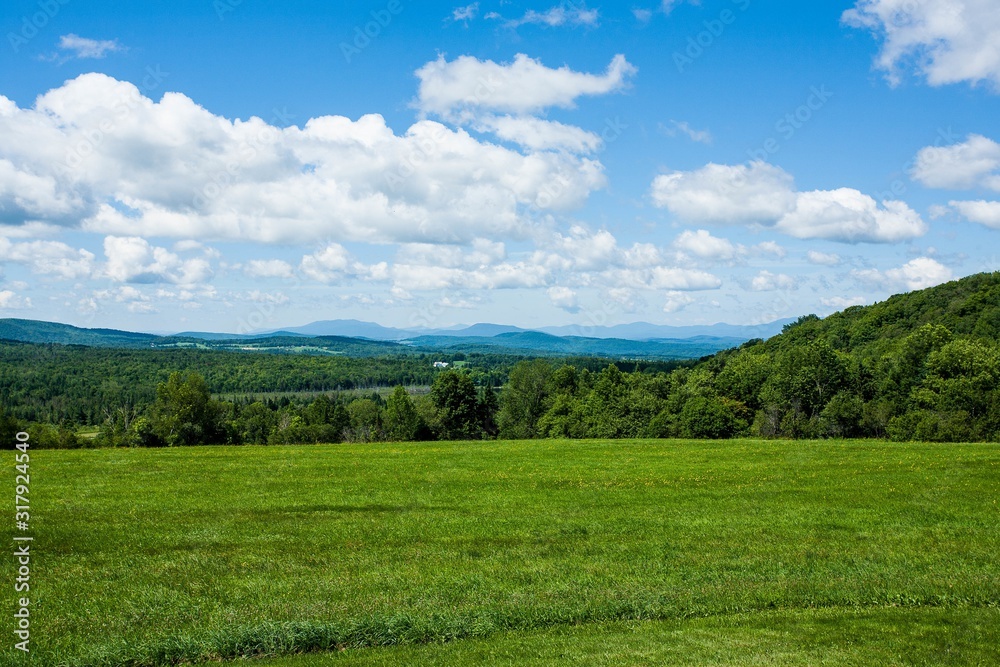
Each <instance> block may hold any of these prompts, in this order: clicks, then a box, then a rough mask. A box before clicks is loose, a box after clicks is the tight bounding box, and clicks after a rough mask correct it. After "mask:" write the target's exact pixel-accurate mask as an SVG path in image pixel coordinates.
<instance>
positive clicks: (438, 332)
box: [178, 318, 795, 341]
mask: <svg viewBox="0 0 1000 667" xmlns="http://www.w3.org/2000/svg"><path fill="white" fill-rule="evenodd" d="M794 321H795V318H788V319H783V320H776V321H774V322H769V323H767V324H757V325H738V324H703V325H694V326H669V325H662V324H650V323H649V322H634V323H632V324H618V325H615V326H600V327H598V326H594V327H589V326H584V325H579V324H571V325H567V326H556V327H540V328H538V329H522V328H521V327H515V326H511V325H508V324H490V323H480V324H473V325H471V326H459V327H452V328H448V329H420V328H414V329H397V328H393V327H384V326H382V325H380V324H375V323H373V322H362V321H359V320H322V321H319V322H312V323H310V324H306V325H304V326H300V327H284V328H282V329H272V330H266V331H259V332H256V333H255V334H254V335H263V334H270V335H274V334H276V333H292V334H300V335H304V336H349V337H352V338H371V339H372V340H408V339H414V338H417V337H426V336H450V337H459V338H468V337H483V338H492V337H494V336H499V335H502V334H508V333H529V332H541V333H546V334H550V335H553V336H579V337H584V338H620V339H622V340H636V341H640V340H660V339H686V338H694V337H696V336H713V337H719V338H740V339H742V340H744V341H746V340H750V339H752V338H770V337H771V336H776V335H778V334H779V333H781V329H782V327H784V326H785V325H786V324H789V323H791V322H794ZM178 335H185V336H204V337H208V336H219V335H221V334H191V333H185V334H178Z"/></svg>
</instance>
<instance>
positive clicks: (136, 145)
mask: <svg viewBox="0 0 1000 667" xmlns="http://www.w3.org/2000/svg"><path fill="white" fill-rule="evenodd" d="M991 4H992V2H991V0H860V1H859V2H856V3H855V2H850V1H848V2H833V1H828V0H824V1H820V2H815V3H800V2H767V3H765V2H763V1H761V0H703V1H702V2H700V3H695V2H690V1H689V2H684V1H674V2H670V1H669V0H668V1H666V2H660V3H653V2H637V3H635V4H631V5H628V4H624V3H622V4H618V3H616V4H614V5H599V4H596V3H586V4H585V3H574V2H564V3H553V2H506V1H497V2H486V1H483V2H479V3H473V4H469V5H466V4H464V3H438V2H423V3H412V2H406V1H405V0H395V1H391V2H390V1H388V0H387V1H379V2H357V3H349V4H348V3H344V4H343V5H340V4H339V3H327V2H304V1H300V2H294V1H293V2H280V3H279V2H265V1H264V0H242V1H241V0H197V1H191V0H184V1H174V2H165V1H164V2H131V3H125V2H98V1H93V2H86V3H84V2H79V1H77V0H35V1H21V0H13V1H11V2H8V3H7V4H6V5H5V11H4V14H3V17H2V24H0V28H2V31H0V34H2V36H3V41H2V44H0V72H2V76H0V96H2V98H0V271H2V275H0V317H25V318H31V319H43V320H55V321H62V322H68V323H71V324H76V325H80V326H105V327H119V328H128V329H137V330H152V331H180V330H190V329H201V330H214V331H245V330H252V329H257V328H273V327H277V326H284V325H298V324H303V323H306V322H309V321H313V320H318V319H334V318H357V319H362V320H370V321H376V322H379V323H382V324H386V325H394V326H404V327H414V326H447V325H451V324H455V323H462V322H464V323H472V322H478V321H492V322H503V323H510V324H517V325H521V326H543V325H555V324H568V323H579V324H583V325H594V324H604V323H607V324H615V323H623V322H632V321H649V322H655V323H663V324H700V323H714V322H720V321H726V322H731V323H759V322H763V321H769V320H773V319H777V318H780V317H789V316H796V315H801V314H805V313H810V312H816V313H819V314H821V315H825V314H828V313H831V312H834V311H836V310H839V309H842V308H843V307H846V306H848V305H852V304H862V303H872V302H874V301H878V300H881V299H884V298H885V297H886V296H888V295H890V294H893V293H898V292H902V291H908V290H912V289H920V288H923V287H927V286H930V285H934V284H937V283H940V282H944V281H946V280H949V279H952V278H957V277H961V276H965V275H969V274H972V273H976V272H979V271H988V270H1000V253H998V252H997V250H996V248H997V246H998V240H1000V203H998V200H1000V143H997V142H998V141H1000V95H998V91H1000V53H998V52H997V51H996V48H995V45H996V44H997V43H1000V17H998V16H997V13H996V12H995V7H992V6H991Z"/></svg>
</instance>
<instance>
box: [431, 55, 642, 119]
mask: <svg viewBox="0 0 1000 667" xmlns="http://www.w3.org/2000/svg"><path fill="white" fill-rule="evenodd" d="M635 73H636V68H635V67H634V66H633V65H631V64H629V62H628V61H627V60H625V56H623V55H616V56H615V57H614V58H613V59H612V60H611V63H610V64H609V65H608V68H607V70H606V71H605V72H604V74H588V73H586V72H576V71H573V70H572V69H570V68H569V67H567V66H563V67H560V68H557V69H553V68H550V67H546V66H545V65H543V64H542V63H541V62H539V61H538V60H535V59H534V58H531V57H529V56H527V55H525V54H523V53H519V54H517V55H516V56H514V62H512V63H496V62H493V61H492V60H479V59H478V58H475V57H473V56H459V57H458V58H456V59H455V60H452V61H451V62H449V61H447V60H445V57H444V56H438V58H437V60H432V61H431V62H429V63H427V64H426V65H424V66H423V67H421V68H420V69H418V70H417V78H419V79H420V88H419V91H418V95H417V101H416V106H417V108H419V109H420V110H421V111H424V112H425V113H434V114H438V115H439V116H442V117H450V116H452V115H454V114H455V113H457V112H460V111H463V110H464V111H482V110H486V111H494V112H505V113H514V114H528V113H534V112H538V111H541V110H543V109H546V108H548V107H561V108H571V107H573V106H574V103H575V102H576V100H577V98H579V97H583V96H590V95H606V94H608V93H612V92H617V91H620V90H622V89H624V88H625V87H626V86H627V85H628V80H629V78H630V77H631V76H632V75H634V74H635Z"/></svg>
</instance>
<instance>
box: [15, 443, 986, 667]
mask: <svg viewBox="0 0 1000 667" xmlns="http://www.w3.org/2000/svg"><path fill="white" fill-rule="evenodd" d="M3 457H4V458H3V460H4V462H5V465H6V469H7V470H8V471H10V481H9V483H10V484H11V489H13V483H14V479H13V476H14V475H13V466H12V459H13V454H12V453H11V452H4V453H3ZM31 466H32V471H31V472H32V476H31V482H32V487H31V494H32V522H33V531H34V535H35V539H36V541H35V545H34V550H35V553H34V559H35V560H33V562H32V568H33V569H32V576H33V580H32V604H33V607H32V617H31V620H32V640H33V649H34V650H33V654H32V661H31V662H32V664H39V665H41V664H68V665H122V664H125V665H154V664H172V663H180V662H185V661H187V662H197V661H202V660H206V661H207V660H212V659H220V658H223V659H232V658H238V657H240V656H267V655H272V656H273V655H283V654H292V653H296V652H304V651H318V650H321V649H333V651H332V652H331V653H328V654H314V655H308V656H300V657H290V658H281V659H266V660H261V661H254V662H252V663H244V662H242V661H239V664H247V665H274V666H275V667H277V666H282V667H285V666H287V667H292V666H294V667H299V666H301V665H312V664H343V665H381V664H385V665H391V664H429V665H433V664H442V665H443V664H448V665H452V664H456V665H464V664H469V665H473V664H512V665H514V664H517V665H536V664H537V665H542V664H558V663H562V664H595V665H629V664H637V665H639V664H663V663H665V662H666V663H673V662H677V663H680V664H763V665H769V664H775V665H777V664H824V663H825V664H984V665H986V664H997V663H998V662H1000V649H998V648H997V647H998V645H1000V641H998V639H1000V630H998V628H1000V611H998V606H1000V555H998V554H1000V506H998V504H997V499H998V497H1000V494H998V491H1000V446H997V445H923V444H906V445H901V444H887V443H878V442H834V441H827V442H789V441H768V442H763V441H751V440H744V441H729V442H688V441H618V442H614V441H611V442H603V441H600V442H598V441H590V442H569V441H534V442H514V443H511V442H487V443H430V444H387V445H336V446H322V447H316V446H313V447H260V448H254V447H245V448H227V447H206V448H190V449H171V450H86V451H35V452H32V461H31ZM9 534H10V531H9V530H8V536H9ZM9 543H10V542H9V541H8V544H9ZM13 568H14V566H13V562H12V560H11V559H10V558H8V559H5V560H4V564H3V574H4V576H5V577H6V580H7V581H13V578H14V573H13V572H14V570H13ZM8 590H9V589H8ZM10 597H13V596H12V595H11V596H10ZM12 607H13V605H12V603H11V604H9V605H8V608H12ZM8 618H9V615H8ZM7 622H8V623H10V621H9V620H8V621H7ZM5 634H7V635H8V637H9V636H10V635H9V634H8V633H7V632H6V631H5ZM11 643H12V642H11V641H10V640H8V645H7V646H4V647H3V653H0V660H2V661H4V663H5V664H23V663H24V662H25V661H23V660H19V659H18V656H16V655H14V651H12V650H11V649H10V646H9V644H11Z"/></svg>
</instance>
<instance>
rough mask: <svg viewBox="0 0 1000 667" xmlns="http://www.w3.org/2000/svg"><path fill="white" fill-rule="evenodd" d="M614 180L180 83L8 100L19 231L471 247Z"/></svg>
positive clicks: (597, 169)
mask: <svg viewBox="0 0 1000 667" xmlns="http://www.w3.org/2000/svg"><path fill="white" fill-rule="evenodd" d="M553 71H555V70H553ZM548 129H549V130H550V131H554V130H557V129H560V128H558V127H557V126H556V125H552V126H550V127H549V128H548ZM560 131H561V130H560ZM562 136H563V138H562V139H559V140H558V141H556V143H559V142H562V143H564V144H565V143H566V142H567V141H568V142H571V143H572V142H574V141H575V142H577V143H579V142H583V143H584V144H587V143H588V142H590V144H589V145H593V140H592V139H590V138H588V136H587V135H585V134H578V133H573V132H562ZM550 138H551V137H550ZM554 141H555V140H554ZM583 147H584V148H586V147H587V146H583ZM605 183H606V178H605V175H604V168H603V166H602V165H601V164H600V162H598V161H596V160H593V159H590V158H586V157H580V156H577V155H572V154H569V153H567V152H565V151H559V152H556V151H538V152H536V151H533V150H530V149H529V150H528V151H525V152H522V151H519V150H511V149H508V148H504V147H502V146H498V145H495V144H491V143H487V142H482V141H479V140H477V139H475V138H473V137H472V136H470V134H469V133H468V132H466V131H465V130H463V129H453V128H449V127H447V126H445V125H443V124H441V123H437V122H433V121H426V120H425V121H419V122H417V123H416V124H414V125H413V126H411V127H410V128H409V129H408V130H407V131H406V132H405V133H403V134H396V133H395V132H394V131H393V130H392V129H390V128H389V127H388V126H387V125H386V123H385V120H384V119H383V118H382V117H381V116H379V115H367V116H362V117H361V118H359V119H357V120H351V119H348V118H344V117H340V116H324V117H319V118H313V119H310V120H309V121H307V122H306V123H305V126H304V127H301V128H299V127H296V126H290V127H279V126H277V125H272V124H269V123H267V122H265V121H263V120H261V119H259V118H250V119H249V120H245V121H244V120H230V119H227V118H224V117H221V116H217V115H215V114H212V113H210V112H209V111H207V110H205V109H204V108H202V107H200V106H199V105H198V104H196V103H195V102H194V101H193V100H191V99H190V98H188V97H186V96H184V95H181V94H177V93H166V94H164V95H163V97H162V99H161V100H160V101H158V102H156V101H153V100H151V99H149V98H147V97H145V96H143V95H142V94H141V93H140V92H139V90H138V89H137V88H136V87H135V86H134V85H132V84H130V83H126V82H121V81H116V80H115V79H113V78H111V77H108V76H105V75H102V74H85V75H82V76H80V77H77V78H76V79H73V80H70V81H68V82H66V83H65V84H63V85H62V86H61V87H59V88H56V89H53V90H51V91H49V92H48V93H46V94H44V95H42V96H41V97H39V98H38V100H37V102H36V104H35V106H34V107H33V108H28V109H20V108H18V107H17V105H15V104H14V103H13V102H11V101H10V100H7V99H6V98H3V97H0V224H7V225H17V224H20V225H27V224H36V225H37V224H48V225H61V226H63V227H77V226H79V227H82V228H83V229H84V230H87V231H92V232H97V233H101V234H107V235H114V236H121V237H129V236H154V235H155V236H168V237H175V238H184V239H200V240H205V239H240V240H250V241H257V242H263V243H276V242H307V241H317V240H334V241H338V242H343V241H361V242H375V243H391V242H407V241H424V242H438V243H442V242H443V243H448V242H467V241H469V240H471V239H473V238H478V237H518V236H523V235H525V234H526V233H527V230H528V228H529V226H528V225H529V223H528V221H527V218H526V215H527V212H528V211H529V209H530V210H531V211H539V212H541V213H543V214H547V213H551V212H559V211H568V210H571V209H573V208H575V207H579V206H580V205H582V204H583V203H584V202H585V201H586V199H587V197H588V196H589V195H590V193H591V192H593V191H594V190H596V189H599V188H602V187H604V185H605ZM553 184H558V186H559V187H558V188H553Z"/></svg>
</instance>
